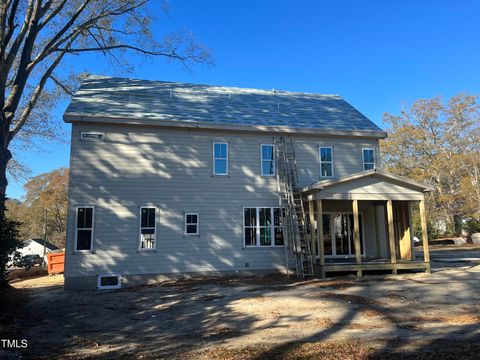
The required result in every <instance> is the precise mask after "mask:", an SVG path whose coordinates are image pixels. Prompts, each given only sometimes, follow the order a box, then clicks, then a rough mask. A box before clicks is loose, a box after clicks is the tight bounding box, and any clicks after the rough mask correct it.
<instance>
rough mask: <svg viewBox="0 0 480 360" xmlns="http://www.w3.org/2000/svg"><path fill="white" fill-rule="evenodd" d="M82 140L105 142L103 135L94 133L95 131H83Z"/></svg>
mask: <svg viewBox="0 0 480 360" xmlns="http://www.w3.org/2000/svg"><path fill="white" fill-rule="evenodd" d="M80 138H81V139H87V140H103V133H99V132H93V131H88V132H84V131H82V132H81V133H80Z"/></svg>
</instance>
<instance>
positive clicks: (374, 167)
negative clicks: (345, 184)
mask: <svg viewBox="0 0 480 360" xmlns="http://www.w3.org/2000/svg"><path fill="white" fill-rule="evenodd" d="M365 150H372V151H373V163H371V162H369V163H366V162H365ZM375 157H376V153H375V148H362V166H363V171H367V170H365V164H373V169H376V168H377V161H376V158H375Z"/></svg>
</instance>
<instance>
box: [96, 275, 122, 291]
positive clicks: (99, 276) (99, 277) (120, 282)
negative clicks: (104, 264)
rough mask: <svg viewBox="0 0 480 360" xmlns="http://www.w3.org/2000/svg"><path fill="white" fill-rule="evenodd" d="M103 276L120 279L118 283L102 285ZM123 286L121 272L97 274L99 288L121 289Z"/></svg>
mask: <svg viewBox="0 0 480 360" xmlns="http://www.w3.org/2000/svg"><path fill="white" fill-rule="evenodd" d="M103 277H116V278H117V279H118V285H108V286H102V281H101V280H102V278H103ZM121 287H122V276H121V275H120V274H98V275H97V289H98V290H109V289H120V288H121Z"/></svg>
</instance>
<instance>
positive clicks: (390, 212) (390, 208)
mask: <svg viewBox="0 0 480 360" xmlns="http://www.w3.org/2000/svg"><path fill="white" fill-rule="evenodd" d="M387 222H388V242H389V244H390V262H391V263H392V273H393V274H396V273H397V266H396V265H397V249H396V247H395V229H394V225H393V206H392V200H387Z"/></svg>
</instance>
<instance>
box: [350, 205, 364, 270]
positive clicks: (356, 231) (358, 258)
mask: <svg viewBox="0 0 480 360" xmlns="http://www.w3.org/2000/svg"><path fill="white" fill-rule="evenodd" d="M352 207H353V241H354V243H355V262H356V264H357V265H361V264H362V249H361V245H360V221H359V220H358V200H353V202H352ZM357 276H362V270H361V269H358V270H357Z"/></svg>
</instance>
